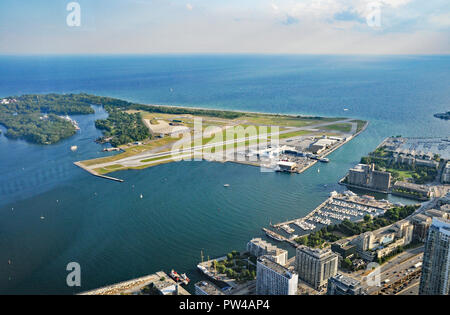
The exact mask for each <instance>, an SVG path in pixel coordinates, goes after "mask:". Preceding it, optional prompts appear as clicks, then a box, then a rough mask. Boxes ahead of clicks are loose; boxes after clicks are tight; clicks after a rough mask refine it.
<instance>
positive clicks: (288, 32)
mask: <svg viewBox="0 0 450 315" xmlns="http://www.w3.org/2000/svg"><path fill="white" fill-rule="evenodd" d="M71 2H75V4H74V5H72V6H69V10H68V5H69V3H71ZM78 8H79V10H78ZM0 12H1V18H0V54H155V53H157V54H160V53H205V54H209V53H262V54H372V55H378V54H449V53H450V1H449V0H221V1H219V0H187V1H184V0H78V1H71V0H1V1H0ZM78 13H79V14H78ZM77 17H79V20H78V19H77ZM78 21H79V25H78Z"/></svg>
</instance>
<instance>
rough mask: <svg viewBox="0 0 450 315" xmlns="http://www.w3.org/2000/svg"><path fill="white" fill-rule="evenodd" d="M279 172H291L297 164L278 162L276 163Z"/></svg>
mask: <svg viewBox="0 0 450 315" xmlns="http://www.w3.org/2000/svg"><path fill="white" fill-rule="evenodd" d="M277 165H278V168H279V171H280V172H293V171H294V170H295V169H296V168H297V163H295V162H287V161H280V162H278V163H277Z"/></svg>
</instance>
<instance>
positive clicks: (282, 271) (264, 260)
mask: <svg viewBox="0 0 450 315" xmlns="http://www.w3.org/2000/svg"><path fill="white" fill-rule="evenodd" d="M258 264H261V265H263V266H266V267H267V268H269V269H271V270H273V271H274V272H276V273H278V274H279V275H282V276H284V277H286V278H289V279H291V278H292V275H293V274H295V272H292V271H290V270H289V269H287V268H285V267H283V266H282V265H280V264H277V263H276V262H274V261H273V260H271V259H270V258H268V257H265V256H261V257H259V258H258Z"/></svg>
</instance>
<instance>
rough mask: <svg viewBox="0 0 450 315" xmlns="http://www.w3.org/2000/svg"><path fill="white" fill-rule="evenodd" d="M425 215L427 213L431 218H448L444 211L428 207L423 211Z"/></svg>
mask: <svg viewBox="0 0 450 315" xmlns="http://www.w3.org/2000/svg"><path fill="white" fill-rule="evenodd" d="M425 213H426V215H428V216H429V217H431V218H441V219H444V220H447V219H448V213H447V212H445V211H441V210H438V209H430V210H427V211H425Z"/></svg>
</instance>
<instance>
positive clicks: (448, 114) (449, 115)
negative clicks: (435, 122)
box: [434, 111, 450, 120]
mask: <svg viewBox="0 0 450 315" xmlns="http://www.w3.org/2000/svg"><path fill="white" fill-rule="evenodd" d="M434 117H436V118H440V119H444V120H449V119H450V111H448V112H446V113H437V114H434Z"/></svg>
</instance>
